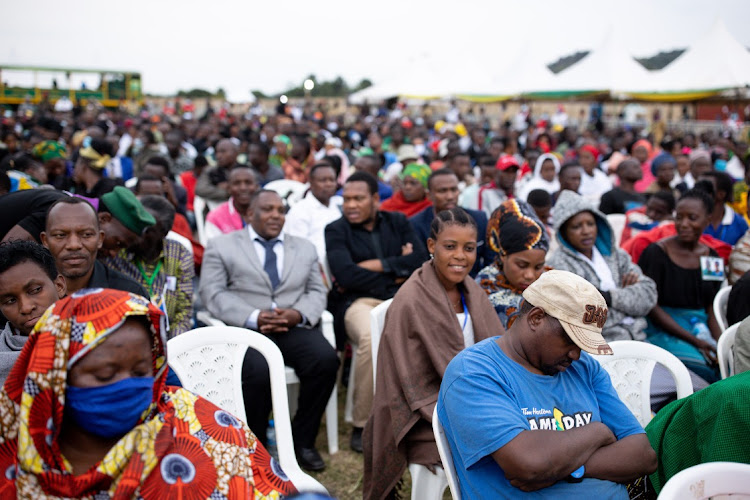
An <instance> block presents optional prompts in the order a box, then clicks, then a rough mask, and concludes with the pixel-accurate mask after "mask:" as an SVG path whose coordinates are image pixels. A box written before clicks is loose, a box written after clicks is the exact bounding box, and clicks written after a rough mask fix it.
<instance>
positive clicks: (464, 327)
mask: <svg viewBox="0 0 750 500" xmlns="http://www.w3.org/2000/svg"><path fill="white" fill-rule="evenodd" d="M458 293H460V294H461V305H462V306H464V324H463V325H461V331H462V332H463V331H464V330H466V322H467V321H469V308H468V307H466V299H465V298H464V292H462V291H461V290H459V291H458Z"/></svg>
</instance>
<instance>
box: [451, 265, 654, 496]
mask: <svg viewBox="0 0 750 500" xmlns="http://www.w3.org/2000/svg"><path fill="white" fill-rule="evenodd" d="M523 296H524V299H525V300H524V302H523V304H522V306H521V311H520V316H519V317H518V319H516V321H515V322H514V323H513V325H512V326H511V327H510V329H508V331H507V332H506V334H505V335H504V336H502V337H495V338H491V339H487V340H484V341H482V342H480V343H478V344H476V345H474V346H473V347H470V348H468V349H466V350H464V351H462V352H461V353H460V354H459V355H458V356H456V357H455V358H454V359H453V361H451V363H450V364H449V365H448V368H447V369H446V371H445V375H444V377H443V382H442V384H441V386H440V395H439V398H438V418H439V419H440V422H441V424H442V425H443V427H444V429H445V434H446V436H447V438H448V442H449V443H450V447H451V451H452V452H453V463H454V465H455V467H456V473H457V476H458V483H459V485H460V488H461V496H462V497H463V498H472V499H481V498H492V499H494V498H517V497H529V498H555V499H558V498H580V497H581V495H584V496H585V497H586V498H622V499H627V498H628V493H627V491H626V488H625V486H623V483H627V482H629V481H632V480H634V479H636V478H638V477H641V476H644V475H646V474H649V473H651V472H653V471H654V470H656V454H655V453H654V450H653V449H652V448H651V445H650V444H649V442H648V439H647V438H646V435H645V434H644V432H643V428H642V427H641V426H640V424H639V423H638V421H637V420H636V418H635V417H634V416H633V414H632V413H631V412H630V411H629V410H628V408H627V407H626V406H625V405H624V404H623V403H622V402H621V401H620V399H619V398H618V396H617V393H616V392H615V390H614V388H613V387H612V383H611V382H610V379H609V375H607V373H606V371H604V369H603V368H602V367H601V366H600V364H599V363H598V362H597V361H596V360H595V359H594V358H592V357H591V356H589V354H587V353H582V352H581V351H582V350H583V351H586V352H588V353H591V354H612V349H611V348H610V347H609V345H608V344H607V343H606V341H605V340H604V338H603V337H602V335H601V331H602V326H603V325H604V323H605V321H606V320H607V305H606V302H605V301H604V298H603V297H602V296H601V294H600V293H599V292H598V291H597V290H596V288H595V287H594V286H593V285H591V284H590V283H589V282H587V281H586V280H584V279H583V278H581V277H580V276H577V275H575V274H573V273H570V272H567V271H548V272H546V273H544V274H542V276H541V277H540V278H539V279H538V280H537V281H535V282H534V283H533V284H532V285H531V286H529V287H528V288H527V289H526V290H525V291H524V293H523Z"/></svg>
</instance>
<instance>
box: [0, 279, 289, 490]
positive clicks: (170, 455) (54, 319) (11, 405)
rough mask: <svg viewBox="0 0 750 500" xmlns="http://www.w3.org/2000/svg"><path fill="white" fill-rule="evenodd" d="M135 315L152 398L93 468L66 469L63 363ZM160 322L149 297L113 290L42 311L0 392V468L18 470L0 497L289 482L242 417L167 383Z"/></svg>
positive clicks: (4, 481)
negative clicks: (148, 357)
mask: <svg viewBox="0 0 750 500" xmlns="http://www.w3.org/2000/svg"><path fill="white" fill-rule="evenodd" d="M134 316H143V317H146V318H147V321H148V324H149V326H150V330H151V334H152V335H151V338H152V363H153V371H154V378H155V383H154V389H153V398H152V402H151V405H150V406H149V408H148V409H147V410H146V411H144V413H143V415H142V416H141V420H140V422H139V423H138V424H137V425H136V426H135V427H134V428H133V429H132V430H131V431H130V432H128V433H127V434H125V435H124V436H123V437H122V438H120V440H119V441H118V442H117V444H115V445H114V446H113V447H112V448H111V449H110V450H109V452H107V454H106V455H105V456H104V458H103V459H102V461H101V462H99V464H98V465H97V466H96V467H94V468H92V469H91V470H89V471H88V472H85V473H83V474H80V475H76V476H74V475H73V474H72V471H71V469H70V465H69V464H68V462H67V461H66V460H65V459H64V458H63V456H62V454H61V453H60V446H59V443H58V438H59V436H60V429H61V428H62V424H63V415H64V412H65V395H66V387H67V376H68V371H69V370H70V368H71V367H72V366H73V365H74V364H75V363H76V362H77V361H79V360H80V359H81V358H83V357H84V356H86V355H87V354H89V353H90V352H91V351H92V350H94V349H96V347H98V346H99V345H101V344H102V342H104V340H105V339H106V338H107V337H108V336H109V335H111V334H112V333H114V332H115V331H117V330H118V329H119V328H120V326H122V324H123V323H124V322H125V320H126V319H127V318H129V317H134ZM163 326H164V316H163V315H162V313H161V312H160V311H159V310H158V309H157V308H156V307H155V306H154V305H153V304H151V303H150V302H149V301H148V300H147V299H145V298H143V297H140V296H138V295H134V294H130V293H127V292H122V291H118V290H107V289H88V290H80V291H78V292H76V293H74V294H73V295H71V296H70V297H66V298H64V299H62V300H60V301H58V302H56V303H55V304H53V305H52V306H50V308H49V309H47V311H46V312H45V313H44V315H43V316H42V317H41V318H40V319H39V321H38V322H37V324H36V327H35V328H34V331H33V332H32V333H31V335H30V336H29V339H28V341H27V342H26V344H25V346H24V348H23V350H22V351H21V355H20V356H19V358H18V360H17V361H16V364H15V365H14V366H13V369H12V370H11V373H10V375H9V376H8V379H7V380H6V382H5V385H4V387H3V390H2V392H1V393H0V470H2V471H7V470H15V474H16V475H14V474H0V492H2V496H3V497H11V496H12V497H16V495H17V496H18V497H19V498H42V497H44V498H46V497H47V496H51V497H75V498H80V497H86V498H93V497H95V496H96V497H97V498H98V497H99V496H103V497H106V498H132V497H135V496H143V497H145V498H169V497H173V496H174V497H182V498H208V497H214V496H215V497H216V498H219V497H221V496H222V495H223V497H224V498H226V497H229V498H233V497H237V498H252V497H253V495H254V494H255V495H256V498H257V495H258V494H261V495H266V494H269V492H271V491H272V490H277V491H282V492H283V493H284V494H286V492H288V491H291V490H293V486H291V483H289V482H288V481H286V480H285V478H284V479H282V478H280V477H279V476H277V475H276V474H274V473H273V471H272V468H271V467H270V465H271V459H270V458H269V457H268V455H267V453H266V451H265V450H264V449H263V447H262V446H258V444H257V441H256V439H255V436H254V435H253V434H252V432H251V431H250V430H249V429H248V428H247V426H246V425H245V424H243V423H242V422H240V421H239V420H238V419H236V418H235V417H233V416H232V415H230V414H229V413H227V412H225V411H223V410H220V409H219V408H218V407H216V406H214V405H213V404H212V403H210V402H208V401H207V400H204V399H202V398H200V397H198V396H195V395H194V394H192V393H190V392H188V391H186V390H184V389H181V388H177V387H166V386H165V382H166V377H167V358H166V337H165V332H164V327H163ZM261 464H265V465H267V466H268V467H267V470H264V469H263V468H262V467H261ZM177 479H181V480H180V481H177ZM258 492H260V493H258Z"/></svg>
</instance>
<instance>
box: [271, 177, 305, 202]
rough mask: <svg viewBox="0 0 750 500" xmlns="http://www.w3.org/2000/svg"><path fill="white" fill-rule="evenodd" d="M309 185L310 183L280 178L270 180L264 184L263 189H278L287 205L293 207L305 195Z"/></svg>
mask: <svg viewBox="0 0 750 500" xmlns="http://www.w3.org/2000/svg"><path fill="white" fill-rule="evenodd" d="M308 187H310V186H309V184H303V183H301V182H298V181H293V180H291V179H279V180H277V181H271V182H269V183H268V184H266V185H265V186H263V189H270V190H271V191H276V192H277V193H279V196H281V199H283V200H284V203H285V204H286V206H288V207H291V206H292V205H294V204H295V203H297V202H298V201H300V200H301V199H302V198H303V197H304V196H305V192H307V188H308Z"/></svg>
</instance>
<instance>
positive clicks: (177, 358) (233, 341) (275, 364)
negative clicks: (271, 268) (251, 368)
mask: <svg viewBox="0 0 750 500" xmlns="http://www.w3.org/2000/svg"><path fill="white" fill-rule="evenodd" d="M167 347H168V359H169V366H171V367H172V369H173V370H174V371H175V373H176V374H177V376H178V377H179V378H180V381H181V382H182V384H183V386H184V387H185V389H187V390H189V391H192V392H194V393H196V394H199V395H201V396H203V397H205V398H206V399H208V400H209V401H211V402H212V403H214V404H216V405H217V406H219V407H221V408H222V409H224V410H226V411H228V412H230V413H232V414H234V415H235V416H237V417H238V418H240V419H242V420H243V421H246V420H247V416H246V414H245V405H244V400H243V396H242V361H243V360H244V358H245V351H247V348H248V347H251V348H253V349H255V350H256V351H258V352H259V353H261V354H262V355H263V357H264V358H265V359H266V362H267V363H268V369H269V371H270V378H271V401H272V404H273V415H274V422H275V428H276V442H277V449H278V453H279V463H280V465H281V468H282V469H283V471H284V473H285V474H286V476H287V477H288V478H289V479H290V480H291V481H292V483H293V484H294V485H295V486H296V487H297V489H298V490H300V491H319V492H324V493H327V491H326V489H325V488H324V487H323V486H322V485H321V484H320V483H319V482H318V481H316V480H315V479H313V478H312V477H310V476H308V475H307V474H305V473H304V472H303V471H302V469H301V468H300V466H299V464H298V463H297V457H296V455H295V453H294V441H293V439H292V425H291V421H290V418H289V405H288V402H287V393H286V377H285V375H284V358H283V357H282V355H281V351H279V348H278V347H277V346H276V344H274V343H273V342H272V341H271V340H269V339H268V338H266V337H264V336H263V335H261V334H259V333H257V332H254V331H252V330H247V329H245V328H237V327H233V326H208V327H204V328H197V329H195V330H190V331H189V332H185V333H183V334H182V335H178V336H177V337H174V338H172V339H170V340H169V342H168V343H167ZM262 431H263V432H265V429H263V430H262Z"/></svg>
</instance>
